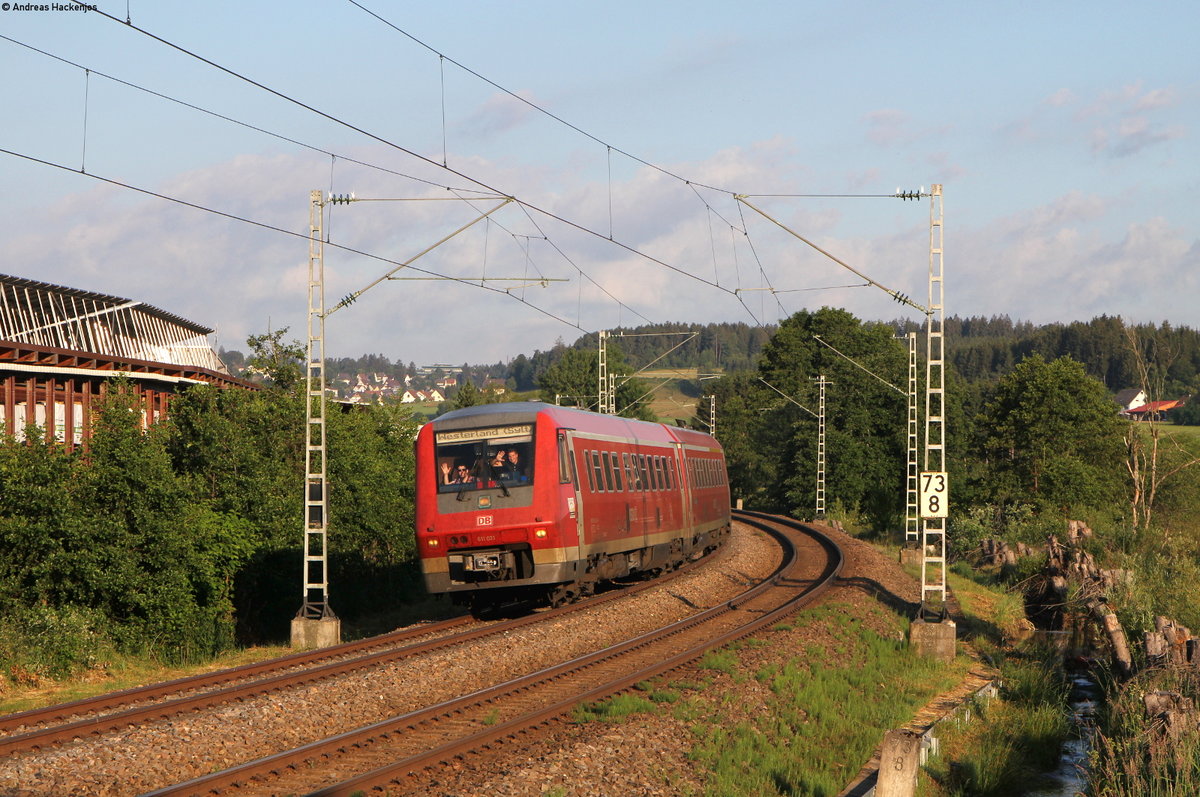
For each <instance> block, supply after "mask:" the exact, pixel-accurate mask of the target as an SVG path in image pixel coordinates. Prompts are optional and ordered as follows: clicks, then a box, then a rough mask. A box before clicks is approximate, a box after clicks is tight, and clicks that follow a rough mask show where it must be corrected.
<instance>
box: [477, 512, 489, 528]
mask: <svg viewBox="0 0 1200 797" xmlns="http://www.w3.org/2000/svg"><path fill="white" fill-rule="evenodd" d="M475 525H476V526H490V525H492V516H491V515H476V516H475Z"/></svg>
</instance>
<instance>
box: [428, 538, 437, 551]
mask: <svg viewBox="0 0 1200 797" xmlns="http://www.w3.org/2000/svg"><path fill="white" fill-rule="evenodd" d="M429 547H430V548H436V547H438V541H437V538H436V537H434V538H433V539H431V540H430V541H429Z"/></svg>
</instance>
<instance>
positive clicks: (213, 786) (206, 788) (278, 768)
mask: <svg viewBox="0 0 1200 797" xmlns="http://www.w3.org/2000/svg"><path fill="white" fill-rule="evenodd" d="M768 517H770V521H771V522H774V523H780V524H788V525H791V526H792V527H793V528H795V529H799V530H801V531H802V532H803V533H805V534H807V535H809V536H810V537H813V538H815V539H816V540H817V541H818V542H819V543H820V544H821V545H822V547H823V548H824V549H825V551H826V559H827V561H826V566H825V567H824V569H823V571H822V573H821V575H820V576H819V577H818V578H817V579H815V580H813V581H812V582H811V583H809V584H808V586H806V587H805V586H804V583H805V581H802V580H799V579H795V578H789V576H788V574H789V570H790V568H792V567H795V566H796V560H797V555H796V547H795V544H794V543H793V542H792V541H791V540H790V539H788V538H787V537H786V535H784V534H782V533H781V532H778V531H777V530H775V529H773V528H772V527H770V526H769V525H767V524H766V523H765V522H763V521H762V520H760V519H759V517H757V516H755V515H752V514H750V513H739V514H738V519H739V520H741V521H742V522H745V523H747V524H749V525H751V526H754V527H756V528H759V529H762V530H764V531H767V532H768V533H771V534H772V535H773V536H775V537H776V538H777V539H779V540H780V541H781V543H782V544H783V545H784V547H785V550H786V551H787V555H785V557H784V561H783V562H781V564H780V565H779V567H778V568H777V569H776V570H775V572H774V573H772V575H771V576H769V577H768V578H767V579H765V580H763V581H762V582H760V583H759V584H758V585H756V586H755V587H753V588H751V589H750V590H747V592H745V593H743V594H742V595H740V596H738V597H736V598H734V599H732V600H729V601H726V602H724V603H722V604H719V605H717V606H715V607H712V608H710V609H708V610H706V611H704V612H701V613H698V614H696V615H693V616H691V617H688V618H685V619H683V620H680V621H678V622H676V623H673V624H671V625H669V626H666V627H664V628H662V629H658V630H656V631H654V632H650V633H648V634H644V635H641V636H639V637H636V638H634V639H631V640H627V641H626V642H624V643H620V644H618V645H614V646H612V647H609V648H606V649H604V650H603V651H599V652H596V653H592V654H588V655H585V656H581V657H579V658H577V659H573V660H571V661H569V662H565V663H563V664H560V665H556V666H554V667H549V668H546V669H544V670H541V671H539V672H536V673H532V674H530V675H527V676H523V677H521V678H517V679H513V680H511V681H509V682H507V683H503V684H497V685H494V686H492V687H488V688H486V689H482V690H479V691H477V692H474V693H471V694H469V695H465V696H463V697H460V698H455V699H453V700H449V701H446V702H444V703H440V704H438V705H435V706H431V707H428V708H425V709H420V710H418V711H414V712H410V713H408V714H405V715H403V716H400V717H394V718H392V719H389V720H384V721H382V722H379V723H375V724H373V725H369V726H366V727H364V728H360V729H357V730H354V731H349V732H347V733H343V734H339V735H337V736H334V737H331V738H329V739H325V740H319V741H317V742H313V743H311V744H308V745H304V746H303V747H299V748H296V749H294V750H289V751H284V752H281V753H277V754H274V755H271V756H267V757H264V758H261V759H258V760H256V761H251V762H247V763H245V764H242V765H239V766H236V767H233V768H231V769H228V770H225V771H223V772H217V773H212V774H210V775H207V776H202V777H200V778H195V779H193V780H190V781H187V782H186V783H181V784H177V785H175V786H170V787H167V788H164V789H160V790H158V791H154V792H150V793H149V795H148V796H147V797H149V796H150V795H153V796H154V797H162V796H164V795H180V794H221V793H224V792H225V791H226V790H229V789H236V788H238V787H242V786H245V787H248V788H254V786H255V785H256V784H255V782H256V781H259V780H260V779H262V778H270V777H279V776H280V775H282V774H284V773H286V772H287V771H297V770H300V769H301V768H303V767H305V765H306V762H311V761H314V760H317V759H327V758H330V757H334V756H338V755H343V754H346V753H347V752H352V751H355V750H362V749H365V748H368V747H370V746H372V745H373V744H375V743H376V742H377V741H380V740H382V739H384V738H386V737H389V736H393V735H396V734H404V733H406V732H409V731H414V730H415V729H416V728H417V727H418V726H419V725H421V724H422V723H429V722H437V721H439V720H444V719H446V718H451V717H455V716H461V715H462V714H463V713H464V712H467V711H470V710H472V709H476V710H481V709H483V708H486V707H487V706H488V705H489V704H491V703H493V702H494V701H498V700H500V699H501V698H503V697H505V696H506V695H516V694H524V693H529V692H532V691H533V690H535V689H538V688H541V687H545V686H546V685H547V684H549V683H550V682H552V681H554V680H556V679H562V678H565V677H568V676H570V675H573V674H578V673H581V672H583V671H585V670H587V669H588V668H595V667H598V666H600V665H601V664H604V663H609V662H612V661H613V660H616V659H618V658H620V657H622V656H627V655H629V654H630V653H631V652H633V651H638V650H645V649H647V648H648V646H649V645H651V644H654V643H656V642H661V641H663V640H664V639H668V638H671V637H675V636H677V635H680V634H683V633H685V632H687V631H690V630H692V629H695V628H697V627H699V626H701V625H702V624H704V623H706V622H711V621H713V620H714V619H715V618H718V617H720V616H722V615H727V614H729V613H731V612H734V611H737V610H738V609H742V608H744V607H747V605H748V604H751V603H752V602H753V601H754V600H755V599H756V598H758V597H760V596H763V595H765V594H766V593H768V592H770V591H771V590H774V589H777V588H779V587H781V586H782V587H787V588H790V589H791V590H794V591H795V592H796V594H794V595H791V596H790V597H788V598H787V599H786V600H784V601H783V602H782V603H781V604H780V605H778V606H775V607H774V608H771V609H763V610H760V611H761V613H760V614H759V615H758V616H757V617H755V618H752V619H751V620H750V621H749V622H747V623H744V624H741V625H739V626H738V627H737V628H734V629H732V630H727V631H724V632H722V633H720V634H718V635H714V636H707V637H706V638H705V639H704V640H703V641H701V642H700V643H699V644H690V645H688V646H687V647H686V648H684V649H683V650H680V651H677V652H675V653H673V654H671V655H668V656H665V657H656V658H655V659H654V660H653V662H652V663H651V664H648V665H644V666H639V667H637V668H636V669H635V670H634V671H632V672H629V671H626V672H624V673H622V674H620V675H619V676H618V677H616V678H610V679H609V680H607V681H605V682H603V683H601V684H599V685H595V686H591V687H589V688H587V689H584V690H582V691H575V692H573V693H572V694H570V695H569V696H568V697H566V698H565V699H560V700H555V701H554V702H552V703H551V704H550V705H547V706H543V707H539V708H537V709H535V710H533V711H526V712H524V713H521V714H520V715H519V716H516V717H513V718H511V719H509V720H507V721H504V722H502V723H499V724H495V725H492V726H491V727H487V728H485V729H484V730H481V731H478V732H475V733H472V734H470V735H469V736H467V737H465V738H461V739H458V740H455V741H452V742H449V743H446V744H441V745H439V746H437V747H435V748H433V749H430V750H427V751H425V752H422V753H419V754H417V755H411V756H408V757H406V758H403V759H402V760H400V761H397V762H395V763H392V764H390V765H388V766H385V767H382V768H378V769H373V770H371V771H370V772H367V773H365V774H362V775H359V776H357V777H355V778H353V779H351V780H348V781H345V782H343V783H340V784H337V785H336V786H332V787H329V788H327V789H322V790H320V791H318V792H314V794H321V795H350V794H353V793H355V792H359V791H361V790H362V789H364V788H370V787H373V786H379V785H383V784H387V783H393V782H397V780H403V779H405V778H406V777H408V776H409V774H410V773H413V772H416V771H419V770H422V769H425V768H428V767H432V766H436V765H437V764H438V762H441V761H445V760H449V759H453V758H456V757H460V756H463V755H466V754H468V753H469V752H471V751H472V750H475V749H478V748H480V747H483V746H486V745H489V744H492V743H494V742H496V741H497V740H499V739H502V738H505V737H508V736H512V735H514V734H516V733H519V732H521V731H523V730H527V729H529V728H531V727H535V726H537V725H540V724H542V723H545V722H548V721H550V720H552V719H553V718H555V717H558V716H560V715H562V714H563V713H565V712H567V711H569V710H570V709H571V708H572V707H573V706H576V705H578V704H579V703H580V702H581V701H585V700H594V699H598V698H600V697H603V696H605V695H611V694H614V693H616V692H620V691H623V690H625V689H628V688H630V687H631V686H633V685H634V684H636V683H639V682H641V681H644V680H646V679H648V678H651V677H654V676H656V675H660V674H662V673H664V672H667V671H670V670H673V669H676V668H678V667H681V666H684V665H686V664H687V663H689V662H691V661H694V660H695V659H696V658H698V657H700V656H701V655H703V654H704V653H705V652H706V651H708V650H711V649H713V648H715V647H719V646H721V645H724V644H728V643H729V642H731V641H734V640H736V639H740V638H742V637H745V636H748V635H750V634H752V633H754V632H755V631H757V630H760V629H761V628H763V627H766V626H768V625H770V624H772V623H775V622H777V621H778V620H779V619H780V618H782V617H785V616H787V615H788V614H791V613H792V612H794V611H796V610H797V609H798V608H800V607H801V606H803V605H806V604H807V603H809V602H811V601H812V600H815V599H816V597H818V596H819V595H820V594H821V593H822V592H824V591H825V590H826V589H828V587H829V586H830V585H831V584H832V583H833V581H834V579H836V578H837V576H838V574H839V573H840V572H841V568H842V564H843V558H842V554H841V551H840V550H839V549H838V548H837V546H836V545H835V544H834V543H833V542H832V541H831V540H829V539H828V538H827V537H825V536H824V535H822V534H820V533H819V532H817V531H815V530H814V529H811V528H809V527H806V526H801V525H800V524H798V523H796V522H795V521H788V520H787V519H784V518H778V517H773V516H768ZM785 597H786V596H785ZM484 724H485V725H486V724H487V723H484Z"/></svg>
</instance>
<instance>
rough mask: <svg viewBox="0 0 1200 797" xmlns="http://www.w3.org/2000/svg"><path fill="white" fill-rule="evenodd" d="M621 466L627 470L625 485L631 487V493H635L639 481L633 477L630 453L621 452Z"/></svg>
mask: <svg viewBox="0 0 1200 797" xmlns="http://www.w3.org/2000/svg"><path fill="white" fill-rule="evenodd" d="M621 466H622V467H623V468H624V469H625V483H626V484H627V485H629V491H630V492H633V491H634V490H636V489H637V479H636V478H634V475H633V466H632V465H630V464H629V452H628V451H622V452H621Z"/></svg>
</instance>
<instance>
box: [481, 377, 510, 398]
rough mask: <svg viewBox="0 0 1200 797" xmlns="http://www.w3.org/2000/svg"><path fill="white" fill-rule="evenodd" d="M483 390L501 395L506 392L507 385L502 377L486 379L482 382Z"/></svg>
mask: <svg viewBox="0 0 1200 797" xmlns="http://www.w3.org/2000/svg"><path fill="white" fill-rule="evenodd" d="M483 389H484V392H491V393H494V394H495V395H497V396H503V395H504V394H505V393H507V392H508V387H507V386H506V385H505V384H504V380H503V379H488V380H486V381H485V382H484V383H483Z"/></svg>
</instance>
